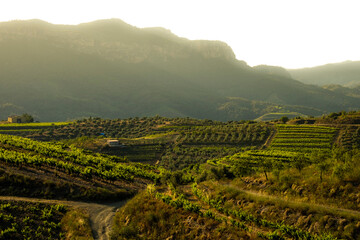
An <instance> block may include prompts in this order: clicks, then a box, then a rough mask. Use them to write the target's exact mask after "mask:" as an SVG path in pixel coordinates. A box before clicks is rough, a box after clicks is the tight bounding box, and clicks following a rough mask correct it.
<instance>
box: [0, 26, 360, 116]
mask: <svg viewBox="0 0 360 240" xmlns="http://www.w3.org/2000/svg"><path fill="white" fill-rule="evenodd" d="M14 25H15V26H16V27H13V26H14ZM0 66H2V68H3V71H1V72H0V84H1V85H2V86H6V87H4V88H1V89H0V118H2V119H4V118H6V117H7V115H9V114H20V111H25V112H29V113H30V114H32V115H34V116H35V117H36V119H38V120H41V121H59V120H60V121H62V120H68V119H74V118H81V117H88V116H99V117H104V118H127V117H135V116H146V115H147V116H149V115H157V114H158V115H163V116H170V117H176V116H182V117H184V116H189V117H193V118H210V119H214V120H221V121H228V120H239V119H254V118H257V117H260V116H261V115H263V114H264V111H262V110H261V111H256V112H261V113H262V114H261V115H257V114H255V112H254V110H253V108H252V107H250V106H251V105H249V104H248V103H247V102H246V101H245V102H242V101H237V102H236V103H234V102H232V104H231V106H232V110H231V111H226V110H225V109H227V108H226V107H225V108H224V107H223V106H226V104H227V103H229V99H231V98H243V99H247V101H260V102H268V103H271V104H272V105H274V106H276V105H277V104H281V105H284V106H293V107H291V108H292V109H293V108H294V106H302V110H301V109H300V110H301V111H303V112H301V111H297V109H293V110H292V112H299V113H302V114H303V113H304V111H305V110H304V109H314V108H316V109H317V110H316V111H313V112H312V113H313V115H315V114H314V113H319V112H329V111H340V110H347V109H353V108H359V107H360V104H359V103H358V98H356V97H353V96H346V95H344V94H342V93H339V92H334V91H331V90H327V89H323V88H320V87H316V86H310V85H306V84H303V83H301V82H300V81H297V80H294V79H292V78H291V77H289V76H288V75H286V74H284V70H281V69H280V68H277V70H276V71H275V72H274V73H272V72H271V71H272V70H269V69H266V70H265V71H264V67H263V68H262V69H259V68H256V67H255V68H252V67H250V66H248V65H247V64H246V62H244V61H241V60H238V59H236V58H235V55H234V53H233V51H232V49H231V47H230V46H228V45H227V44H226V43H223V42H220V41H206V40H195V41H194V40H188V39H186V38H179V37H177V36H176V35H174V34H172V33H171V32H169V30H164V29H159V28H156V29H154V28H145V29H140V28H136V27H133V26H131V25H129V24H127V23H125V22H123V21H121V20H116V19H111V20H101V21H95V22H92V23H85V24H79V25H76V26H73V25H53V24H50V23H46V22H43V21H38V20H31V21H15V22H7V23H0ZM268 68H269V67H268ZM279 69H280V72H281V73H282V74H279ZM269 71H270V72H269ZM230 102H231V100H230ZM260 105H262V104H259V105H258V106H260ZM262 106H264V109H266V108H267V107H265V105H262ZM234 108H236V109H238V110H236V109H234ZM245 108H246V109H247V111H242V110H241V109H245ZM20 109H21V110H20ZM271 109H276V108H271ZM234 112H236V114H233V113H234ZM241 112H242V114H239V113H241ZM246 112H248V113H246ZM306 112H308V111H307V110H306ZM249 113H251V114H249Z"/></svg>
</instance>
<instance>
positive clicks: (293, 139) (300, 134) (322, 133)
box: [270, 125, 338, 153]
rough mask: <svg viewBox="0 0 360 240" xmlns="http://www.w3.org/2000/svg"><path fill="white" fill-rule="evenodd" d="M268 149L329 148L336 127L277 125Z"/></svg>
mask: <svg viewBox="0 0 360 240" xmlns="http://www.w3.org/2000/svg"><path fill="white" fill-rule="evenodd" d="M277 131H278V132H277V134H276V136H275V138H274V139H273V141H272V143H271V145H270V149H276V150H283V151H291V152H302V153H306V152H311V151H314V150H327V149H331V147H332V145H333V142H334V139H335V135H336V133H337V131H338V129H337V128H333V127H323V126H312V125H278V126H277Z"/></svg>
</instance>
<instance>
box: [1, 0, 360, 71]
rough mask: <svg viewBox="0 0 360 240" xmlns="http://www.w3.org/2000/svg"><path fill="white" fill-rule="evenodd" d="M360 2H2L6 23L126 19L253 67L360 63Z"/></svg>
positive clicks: (288, 0)
mask: <svg viewBox="0 0 360 240" xmlns="http://www.w3.org/2000/svg"><path fill="white" fill-rule="evenodd" d="M359 12H360V0H0V21H9V20H14V19H34V18H37V19H42V20H45V21H48V22H51V23H56V24H78V23H83V22H89V21H93V20H97V19H107V18H119V19H122V20H123V21H125V22H127V23H129V24H131V25H134V26H137V27H158V26H159V27H164V28H167V29H170V30H171V31H172V32H173V33H175V34H176V35H178V36H181V37H186V38H189V39H208V40H221V41H224V42H226V43H227V44H229V45H230V46H231V47H232V49H233V50H234V52H235V54H236V57H237V58H238V59H239V60H244V61H246V62H247V63H248V64H249V65H251V66H254V65H259V64H267V65H277V66H283V67H286V68H301V67H310V66H315V65H322V64H326V63H331V62H341V61H345V60H360V47H359V44H360V13H359Z"/></svg>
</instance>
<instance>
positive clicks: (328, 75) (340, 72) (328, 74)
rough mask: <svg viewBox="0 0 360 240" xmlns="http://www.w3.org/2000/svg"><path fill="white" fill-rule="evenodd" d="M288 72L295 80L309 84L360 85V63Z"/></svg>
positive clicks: (336, 64) (335, 64)
mask: <svg viewBox="0 0 360 240" xmlns="http://www.w3.org/2000/svg"><path fill="white" fill-rule="evenodd" d="M287 71H288V72H289V73H290V74H291V76H292V77H293V78H294V79H296V80H299V81H301V82H303V83H307V84H316V85H319V86H322V85H329V84H339V85H343V86H345V87H355V86H359V85H360V61H346V62H341V63H332V64H326V65H323V66H318V67H313V68H302V69H288V70H287Z"/></svg>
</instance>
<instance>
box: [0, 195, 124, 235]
mask: <svg viewBox="0 0 360 240" xmlns="http://www.w3.org/2000/svg"><path fill="white" fill-rule="evenodd" d="M0 200H11V201H25V202H41V203H49V204H64V205H68V206H71V207H78V208H82V209H85V210H86V211H87V212H88V213H89V216H90V224H91V229H92V232H93V237H94V239H95V240H108V239H109V234H110V232H111V227H112V226H111V225H112V219H113V217H114V215H115V212H116V209H118V208H120V207H121V206H123V205H124V204H125V203H126V200H125V201H119V202H114V203H105V204H99V203H89V202H75V201H62V200H47V199H38V198H26V197H13V196H0Z"/></svg>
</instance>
